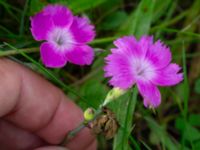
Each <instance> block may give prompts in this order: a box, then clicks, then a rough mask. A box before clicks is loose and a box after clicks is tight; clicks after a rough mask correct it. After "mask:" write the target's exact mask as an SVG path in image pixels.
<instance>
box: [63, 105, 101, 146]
mask: <svg viewBox="0 0 200 150" xmlns="http://www.w3.org/2000/svg"><path fill="white" fill-rule="evenodd" d="M101 113H102V107H99V108H98V109H97V110H96V112H95V114H94V118H93V119H92V120H90V121H85V120H84V121H83V122H81V123H80V125H79V126H78V127H76V128H74V129H73V130H71V131H70V132H69V133H68V134H67V135H66V136H65V138H64V140H63V141H62V142H61V144H60V145H61V146H65V145H66V144H67V143H68V141H69V140H70V139H72V138H73V137H74V136H76V134H78V133H79V132H80V131H81V130H82V129H83V128H85V127H87V126H88V125H89V123H90V122H92V121H93V120H95V119H96V118H97V117H98V116H99V115H100V114H101Z"/></svg>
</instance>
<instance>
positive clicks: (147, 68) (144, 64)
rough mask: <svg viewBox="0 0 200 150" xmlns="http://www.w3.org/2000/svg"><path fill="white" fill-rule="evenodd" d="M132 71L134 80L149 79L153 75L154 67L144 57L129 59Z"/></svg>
mask: <svg viewBox="0 0 200 150" xmlns="http://www.w3.org/2000/svg"><path fill="white" fill-rule="evenodd" d="M131 64H132V73H133V75H134V77H135V79H136V80H145V81H147V80H151V79H152V78H153V77H154V76H155V69H154V67H153V65H152V64H151V63H150V62H149V61H148V60H145V59H135V58H133V59H132V60H131Z"/></svg>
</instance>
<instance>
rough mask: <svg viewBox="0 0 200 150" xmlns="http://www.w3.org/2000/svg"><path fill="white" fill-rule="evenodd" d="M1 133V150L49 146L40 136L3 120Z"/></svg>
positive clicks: (0, 128) (21, 149)
mask: <svg viewBox="0 0 200 150" xmlns="http://www.w3.org/2000/svg"><path fill="white" fill-rule="evenodd" d="M0 133H1V134H0V149H1V150H6V149H7V150H25V149H32V148H37V147H39V146H42V145H45V144H46V145H47V143H45V142H44V141H43V140H42V139H41V138H39V137H38V136H36V135H34V134H32V133H30V132H27V131H26V130H23V129H21V128H18V127H16V126H15V125H14V124H12V123H10V122H8V121H5V120H3V119H1V120H0Z"/></svg>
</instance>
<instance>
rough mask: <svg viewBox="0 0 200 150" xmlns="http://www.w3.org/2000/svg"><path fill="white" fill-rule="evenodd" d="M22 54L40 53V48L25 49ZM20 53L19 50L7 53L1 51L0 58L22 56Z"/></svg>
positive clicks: (21, 50)
mask: <svg viewBox="0 0 200 150" xmlns="http://www.w3.org/2000/svg"><path fill="white" fill-rule="evenodd" d="M20 52H24V53H33V52H39V48H38V47H32V48H24V49H20ZM20 52H19V50H16V49H13V50H7V51H0V57H5V56H10V55H16V54H20Z"/></svg>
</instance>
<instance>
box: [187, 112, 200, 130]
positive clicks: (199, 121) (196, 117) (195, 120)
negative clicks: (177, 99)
mask: <svg viewBox="0 0 200 150" xmlns="http://www.w3.org/2000/svg"><path fill="white" fill-rule="evenodd" d="M188 120H189V123H190V124H191V125H192V126H198V127H200V114H190V116H189V119H188Z"/></svg>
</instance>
